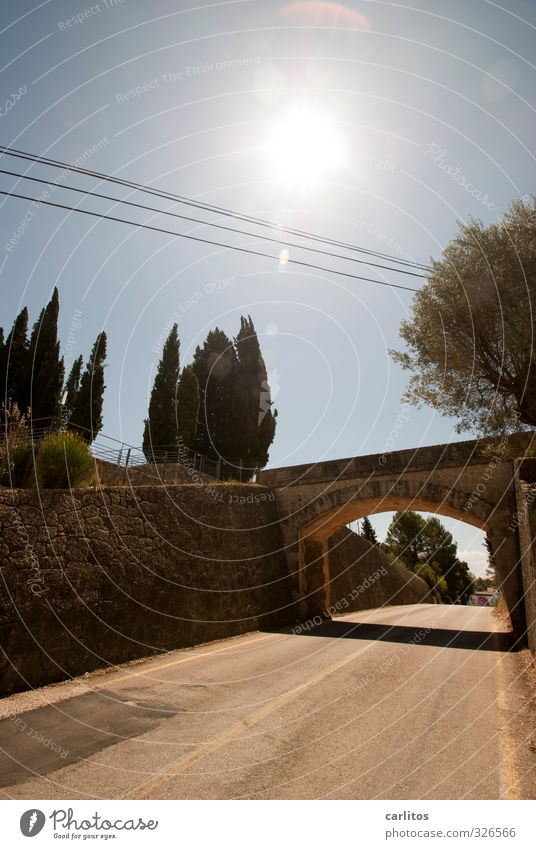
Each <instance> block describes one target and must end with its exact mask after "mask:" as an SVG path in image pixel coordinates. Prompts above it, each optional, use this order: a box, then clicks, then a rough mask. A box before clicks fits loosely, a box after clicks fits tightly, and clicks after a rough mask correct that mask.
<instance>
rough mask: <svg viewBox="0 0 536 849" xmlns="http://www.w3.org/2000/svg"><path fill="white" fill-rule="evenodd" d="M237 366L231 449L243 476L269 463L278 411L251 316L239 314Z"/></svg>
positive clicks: (236, 347) (236, 348)
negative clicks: (242, 470)
mask: <svg viewBox="0 0 536 849" xmlns="http://www.w3.org/2000/svg"><path fill="white" fill-rule="evenodd" d="M235 351H236V366H235V378H234V384H233V399H234V400H233V414H234V427H233V436H234V448H233V454H234V457H235V458H236V459H237V460H241V461H242V465H243V467H244V469H245V472H246V478H247V477H251V476H252V475H253V471H254V470H255V468H263V467H264V466H265V465H266V463H267V462H268V449H269V447H270V445H271V444H272V442H273V440H274V436H275V428H276V417H277V411H275V410H273V409H272V407H273V403H272V399H271V392H270V386H269V385H268V376H267V373H266V366H265V364H264V359H263V357H262V354H261V349H260V345H259V340H258V338H257V333H256V331H255V327H254V326H253V321H252V320H251V316H248V317H247V318H244V316H240V330H239V331H238V334H237V336H236V339H235Z"/></svg>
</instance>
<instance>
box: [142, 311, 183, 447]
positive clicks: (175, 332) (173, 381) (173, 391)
mask: <svg viewBox="0 0 536 849" xmlns="http://www.w3.org/2000/svg"><path fill="white" fill-rule="evenodd" d="M178 382H179V329H178V326H177V324H174V325H173V327H172V328H171V330H170V332H169V335H168V337H167V339H166V341H165V343H164V348H163V350H162V357H161V359H160V362H159V364H158V368H157V371H156V376H155V379H154V384H153V388H152V391H151V397H150V400H149V412H148V417H147V418H146V419H145V425H144V430H143V453H144V454H145V456H146V458H147V459H148V460H153V459H154V458H155V455H158V454H160V453H161V452H162V451H166V450H169V451H171V450H173V449H175V448H176V447H177V384H178Z"/></svg>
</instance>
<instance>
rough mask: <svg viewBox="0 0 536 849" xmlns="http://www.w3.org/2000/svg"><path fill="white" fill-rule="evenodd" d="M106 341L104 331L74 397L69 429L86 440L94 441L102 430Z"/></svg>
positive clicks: (92, 352) (98, 337)
mask: <svg viewBox="0 0 536 849" xmlns="http://www.w3.org/2000/svg"><path fill="white" fill-rule="evenodd" d="M106 342H107V339H106V333H105V332H104V331H102V333H101V334H100V335H99V336H97V339H96V340H95V344H94V345H93V348H92V350H91V355H90V357H89V360H88V362H87V363H86V368H85V369H84V373H83V374H82V377H81V378H80V388H79V389H78V392H77V393H76V396H75V398H74V403H73V408H72V414H71V418H70V421H69V430H73V431H75V433H78V434H79V435H80V436H81V437H82V438H83V439H85V440H86V442H93V440H94V439H95V437H96V436H97V434H98V433H99V432H100V431H101V430H102V405H103V400H104V390H105V388H106V386H105V383H104V361H105V359H106ZM73 368H74V366H73ZM71 374H72V370H71ZM69 377H71V375H69Z"/></svg>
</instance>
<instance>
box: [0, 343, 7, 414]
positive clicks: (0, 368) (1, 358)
mask: <svg viewBox="0 0 536 849" xmlns="http://www.w3.org/2000/svg"><path fill="white" fill-rule="evenodd" d="M5 403H6V346H5V345H4V328H3V327H0V409H1V408H2V404H4V405H5Z"/></svg>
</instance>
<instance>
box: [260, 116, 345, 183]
mask: <svg viewBox="0 0 536 849" xmlns="http://www.w3.org/2000/svg"><path fill="white" fill-rule="evenodd" d="M263 151H264V156H265V159H266V163H267V168H268V178H269V179H270V180H271V181H274V182H275V184H276V185H278V187H279V188H285V189H289V190H290V191H296V190H298V189H299V190H301V191H313V190H316V189H318V188H319V186H321V185H322V184H323V183H325V182H326V181H327V178H329V177H330V176H332V175H334V174H335V172H337V171H338V170H340V169H341V168H342V167H343V166H344V165H345V163H346V161H347V156H348V145H347V141H346V139H345V137H344V134H343V133H342V132H341V131H340V129H339V127H338V125H337V122H336V121H335V119H334V117H333V115H332V114H331V113H330V112H329V111H328V110H327V109H323V108H321V107H319V106H314V105H311V104H299V105H296V106H294V107H293V108H291V109H289V110H288V111H287V112H285V113H284V114H283V115H281V116H280V117H279V118H278V119H277V121H276V122H275V124H274V125H273V127H272V128H271V130H270V131H269V133H268V135H267V138H266V142H265V144H264V146H263Z"/></svg>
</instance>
